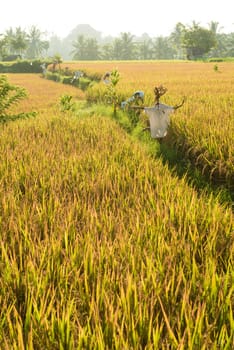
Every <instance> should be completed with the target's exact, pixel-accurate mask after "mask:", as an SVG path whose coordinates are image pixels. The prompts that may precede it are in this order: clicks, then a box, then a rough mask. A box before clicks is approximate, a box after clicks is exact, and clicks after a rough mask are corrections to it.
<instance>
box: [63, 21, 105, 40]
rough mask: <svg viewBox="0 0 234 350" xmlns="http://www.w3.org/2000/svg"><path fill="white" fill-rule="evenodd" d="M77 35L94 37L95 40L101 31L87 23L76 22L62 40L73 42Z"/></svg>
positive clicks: (98, 37)
mask: <svg viewBox="0 0 234 350" xmlns="http://www.w3.org/2000/svg"><path fill="white" fill-rule="evenodd" d="M79 35H84V36H85V37H89V38H95V39H96V40H97V41H100V40H101V36H102V33H101V32H99V31H97V30H95V29H94V28H92V27H91V26H90V25H89V24H78V25H77V26H76V27H75V28H74V29H73V30H72V31H71V32H70V34H68V36H67V37H66V38H65V39H64V40H66V41H69V42H73V41H75V40H76V39H77V37H78V36H79Z"/></svg>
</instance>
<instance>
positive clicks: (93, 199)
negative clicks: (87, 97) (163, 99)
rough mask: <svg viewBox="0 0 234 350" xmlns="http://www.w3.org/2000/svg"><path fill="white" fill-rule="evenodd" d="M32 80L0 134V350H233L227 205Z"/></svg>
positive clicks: (110, 124)
mask: <svg viewBox="0 0 234 350" xmlns="http://www.w3.org/2000/svg"><path fill="white" fill-rule="evenodd" d="M27 77H28V75H27ZM11 78H12V80H14V79H19V77H18V76H14V77H13V76H12V77H11ZM21 79H23V76H21ZM28 79H29V80H30V78H28ZM15 81H16V80H15ZM33 81H34V82H36V83H35V84H34V86H33V83H32V82H31V83H30V81H29V82H28V87H29V86H30V94H29V99H28V100H27V103H28V105H26V102H25V106H24V107H25V108H30V107H33V108H38V111H39V112H40V113H39V114H38V116H37V117H36V118H34V119H29V120H19V121H16V122H12V123H9V124H6V125H3V126H2V127H1V128H0V154H1V162H0V208H1V211H0V231H1V248H0V254H1V264H0V271H1V277H0V300H1V310H0V313H1V322H0V344H1V345H0V348H1V349H4V350H8V349H9V350H10V349H15V350H16V349H17V350H23V349H25V348H27V349H29V350H32V349H47V350H54V349H71V350H73V349H90V350H91V349H121V350H122V349H139V350H140V349H162V350H164V349H184V350H185V349H186V350H187V349H189V350H190V349H191V350H192V349H217V348H221V349H225V350H231V349H232V346H233V339H234V323H233V291H234V289H233V285H234V284H233V278H234V275H233V249H234V245H233V214H232V212H231V210H229V209H228V208H224V207H222V206H220V205H219V204H218V202H217V200H216V199H215V198H214V197H212V196H207V195H205V194H200V195H198V194H197V193H196V191H195V190H193V189H191V188H190V187H189V186H188V185H187V184H186V180H185V179H178V178H177V177H175V176H173V175H172V174H171V173H170V170H169V169H168V168H167V167H166V166H164V165H163V164H162V162H161V160H160V159H154V158H151V157H150V156H149V154H148V153H147V150H146V149H144V146H142V145H141V144H138V143H137V142H136V141H133V140H132V139H131V138H130V137H129V136H128V135H127V134H126V133H125V132H124V131H123V130H122V129H121V128H120V127H119V126H118V125H117V123H116V122H115V121H113V120H111V119H109V118H105V117H102V116H97V115H92V116H86V117H85V116H84V115H82V116H81V115H80V114H79V111H78V112H77V114H76V115H73V114H72V113H71V112H69V113H61V111H59V110H58V109H56V108H54V104H56V101H57V96H58V95H57V94H58V89H61V90H59V91H60V93H61V94H64V91H66V92H68V91H69V93H73V91H74V93H75V94H78V92H77V90H75V89H74V88H71V89H70V90H68V89H69V87H67V86H66V88H65V90H64V87H63V86H60V85H59V84H55V83H52V82H50V81H46V80H42V81H43V83H42V84H43V87H44V88H43V89H42V90H40V89H39V87H40V82H39V79H36V78H33ZM30 84H31V85H30ZM25 87H26V84H25ZM51 90H54V92H53V91H51ZM44 91H46V92H47V96H49V97H48V98H46V96H45V98H44V103H43V99H42V98H41V96H40V95H41V93H43V94H44ZM36 96H38V102H37V98H36ZM52 96H53V97H52ZM30 99H32V102H31V100H30ZM19 107H20V106H19ZM41 111H42V113H41Z"/></svg>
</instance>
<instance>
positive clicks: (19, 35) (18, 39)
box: [10, 27, 28, 55]
mask: <svg viewBox="0 0 234 350" xmlns="http://www.w3.org/2000/svg"><path fill="white" fill-rule="evenodd" d="M27 46H28V35H27V33H26V31H24V30H22V29H21V27H17V28H16V29H15V32H13V35H12V36H11V38H10V47H11V48H12V51H13V53H15V54H19V55H22V54H23V52H24V51H25V50H26V49H27Z"/></svg>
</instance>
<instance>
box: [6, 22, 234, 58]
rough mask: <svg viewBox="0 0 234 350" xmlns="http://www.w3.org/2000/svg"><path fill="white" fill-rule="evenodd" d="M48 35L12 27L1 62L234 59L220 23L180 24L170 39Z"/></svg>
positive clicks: (231, 38) (233, 38)
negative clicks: (220, 29) (15, 60)
mask: <svg viewBox="0 0 234 350" xmlns="http://www.w3.org/2000/svg"><path fill="white" fill-rule="evenodd" d="M44 37H45V33H43V32H41V31H40V30H39V29H38V28H37V27H36V26H32V27H31V28H30V30H29V32H26V31H25V30H23V29H22V28H21V27H17V28H15V29H13V28H10V29H9V30H7V31H6V32H5V33H3V34H0V59H1V60H11V59H14V58H17V57H19V58H24V59H38V58H46V57H49V56H54V55H56V54H57V55H58V54H59V55H60V56H61V57H63V58H64V59H72V60H152V59H158V60H160V59H191V60H193V59H204V58H211V57H216V58H219V57H234V33H230V34H221V33H219V23H218V22H211V23H209V28H204V27H201V26H200V25H199V23H196V22H193V23H192V25H190V26H186V25H184V24H182V23H180V22H179V23H177V24H176V26H175V28H174V30H173V32H172V33H171V34H170V35H169V36H166V37H163V36H159V37H155V38H151V37H150V36H149V35H148V34H144V35H142V36H141V37H135V36H134V35H133V34H131V33H129V32H123V33H121V34H120V36H119V37H116V38H111V39H109V40H108V41H107V40H98V39H97V38H95V37H89V36H86V35H84V34H77V36H76V38H75V39H74V40H73V41H72V42H68V40H66V39H64V40H61V39H59V38H58V37H57V36H53V37H51V38H50V39H49V40H45V39H44Z"/></svg>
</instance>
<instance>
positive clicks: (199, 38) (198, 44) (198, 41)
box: [182, 22, 216, 59]
mask: <svg viewBox="0 0 234 350" xmlns="http://www.w3.org/2000/svg"><path fill="white" fill-rule="evenodd" d="M182 41H183V46H184V48H185V49H186V52H187V58H188V59H196V58H202V57H203V56H204V55H205V54H207V53H208V52H209V51H210V49H211V48H212V47H214V46H215V45H216V37H215V34H214V33H213V32H212V31H211V30H208V29H205V28H202V27H200V26H199V25H198V24H197V23H195V22H194V23H193V26H192V27H190V28H188V29H185V33H184V35H183V39H182Z"/></svg>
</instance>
